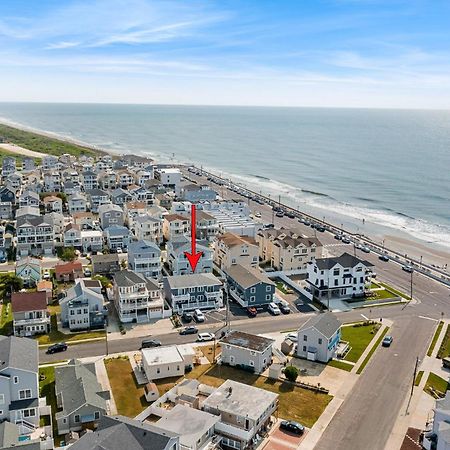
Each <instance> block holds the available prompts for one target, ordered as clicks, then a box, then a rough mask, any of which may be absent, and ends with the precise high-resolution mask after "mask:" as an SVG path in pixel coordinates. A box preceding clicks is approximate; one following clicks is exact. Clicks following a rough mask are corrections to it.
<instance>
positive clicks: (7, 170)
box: [2, 156, 16, 178]
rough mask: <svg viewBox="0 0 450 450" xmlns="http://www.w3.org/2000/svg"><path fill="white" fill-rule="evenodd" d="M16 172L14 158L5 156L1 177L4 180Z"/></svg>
mask: <svg viewBox="0 0 450 450" xmlns="http://www.w3.org/2000/svg"><path fill="white" fill-rule="evenodd" d="M15 171H16V158H15V157H14V156H5V157H4V158H3V160H2V177H3V178H6V177H8V176H9V175H11V174H13V173H14V172H15Z"/></svg>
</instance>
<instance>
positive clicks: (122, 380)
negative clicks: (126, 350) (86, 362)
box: [105, 357, 148, 417]
mask: <svg viewBox="0 0 450 450" xmlns="http://www.w3.org/2000/svg"><path fill="white" fill-rule="evenodd" d="M105 367H106V371H107V372H108V378H109V382H110V384H111V390H112V393H113V397H114V400H115V402H116V406H117V412H118V413H119V414H122V415H124V416H127V417H136V416H137V415H138V414H139V413H140V412H142V411H143V410H144V409H145V408H146V407H147V406H148V403H147V401H146V399H145V392H144V388H143V387H140V386H139V385H138V384H137V383H136V379H135V377H134V374H133V369H132V367H131V364H130V360H129V359H128V357H121V358H111V359H107V360H105Z"/></svg>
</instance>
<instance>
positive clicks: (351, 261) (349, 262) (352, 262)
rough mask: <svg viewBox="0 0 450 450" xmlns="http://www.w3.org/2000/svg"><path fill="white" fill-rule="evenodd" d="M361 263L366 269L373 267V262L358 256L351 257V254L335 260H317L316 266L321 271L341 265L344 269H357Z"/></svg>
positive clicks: (334, 258)
mask: <svg viewBox="0 0 450 450" xmlns="http://www.w3.org/2000/svg"><path fill="white" fill-rule="evenodd" d="M359 263H361V264H363V265H365V266H366V267H372V266H373V264H372V263H371V262H369V261H364V260H362V259H359V258H358V257H356V256H353V255H350V253H343V254H342V255H341V256H337V257H333V258H320V259H316V265H317V267H318V268H319V269H320V270H327V269H332V268H333V267H334V266H335V265H336V264H340V265H341V266H342V267H355V266H356V265H358V264H359Z"/></svg>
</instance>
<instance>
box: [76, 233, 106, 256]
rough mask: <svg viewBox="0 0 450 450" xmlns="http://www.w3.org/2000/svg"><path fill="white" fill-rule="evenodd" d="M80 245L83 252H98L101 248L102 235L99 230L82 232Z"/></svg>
mask: <svg viewBox="0 0 450 450" xmlns="http://www.w3.org/2000/svg"><path fill="white" fill-rule="evenodd" d="M81 245H82V246H83V252H85V253H87V252H99V251H101V250H102V248H103V234H102V232H101V231H100V230H82V231H81Z"/></svg>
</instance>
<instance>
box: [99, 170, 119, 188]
mask: <svg viewBox="0 0 450 450" xmlns="http://www.w3.org/2000/svg"><path fill="white" fill-rule="evenodd" d="M98 178H99V180H98V184H99V186H100V189H104V190H106V189H115V188H116V186H117V176H116V174H115V172H113V171H112V170H106V171H101V172H100V173H99V177H98Z"/></svg>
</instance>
